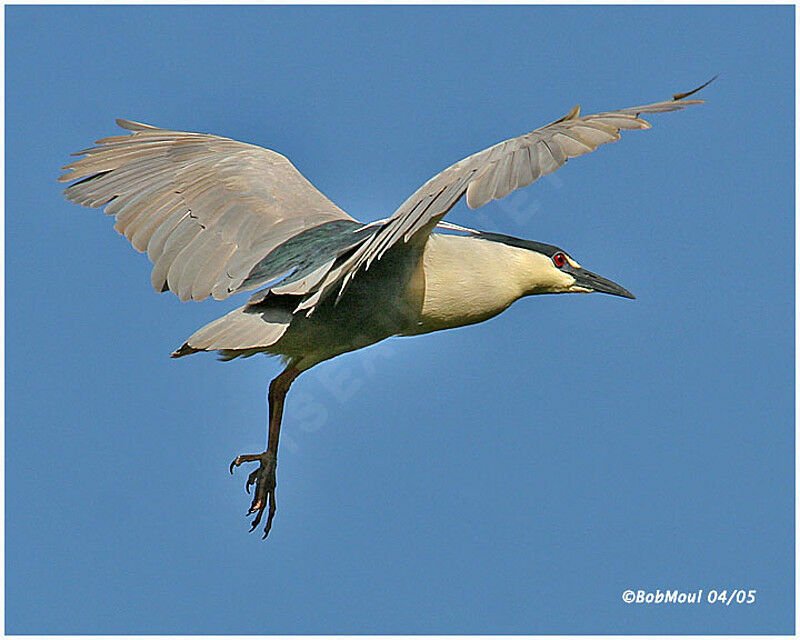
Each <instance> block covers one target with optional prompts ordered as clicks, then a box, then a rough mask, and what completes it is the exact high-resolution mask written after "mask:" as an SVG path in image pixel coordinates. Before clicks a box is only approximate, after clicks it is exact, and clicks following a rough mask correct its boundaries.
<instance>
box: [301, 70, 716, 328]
mask: <svg viewBox="0 0 800 640" xmlns="http://www.w3.org/2000/svg"><path fill="white" fill-rule="evenodd" d="M712 80H713V78H712ZM709 82H711V80H709ZM707 84H708V82H707V83H706V84H704V85H702V86H701V87H698V88H697V89H695V90H693V91H690V92H687V93H679V94H675V95H674V96H673V98H672V100H666V101H664V102H655V103H653V104H648V105H643V106H640V107H630V108H627V109H619V110H617V111H608V112H605V113H598V114H594V115H587V116H581V115H580V107H575V108H574V109H572V110H571V111H570V112H569V113H568V114H567V115H565V116H564V117H563V118H560V119H558V120H556V121H555V122H551V123H550V124H548V125H546V126H544V127H541V128H539V129H536V130H534V131H531V132H530V133H526V134H525V135H522V136H519V137H517V138H511V139H510V140H505V141H504V142H500V143H498V144H496V145H494V146H492V147H489V148H488V149H484V150H483V151H480V152H478V153H476V154H474V155H471V156H469V157H468V158H465V159H463V160H461V161H460V162H457V163H456V164H454V165H452V166H451V167H448V168H447V169H445V170H444V171H442V172H441V173H440V174H438V175H437V176H435V177H433V178H431V179H430V180H428V182H426V183H425V184H424V185H422V187H420V188H419V189H417V191H415V192H414V193H413V194H412V195H411V197H410V198H408V199H407V200H406V201H405V202H404V203H403V204H402V205H401V206H400V208H399V209H397V211H395V212H394V214H393V215H392V216H391V217H390V218H387V219H386V220H385V221H383V222H382V223H381V227H380V229H379V230H378V231H377V232H376V233H374V234H372V235H371V236H370V237H369V238H367V239H366V240H365V241H364V242H362V243H361V245H360V246H359V247H358V248H357V250H355V251H354V252H353V253H352V255H351V256H350V257H349V258H348V259H347V260H346V261H344V262H342V263H341V264H339V265H338V266H337V267H336V268H335V269H332V270H331V271H330V272H329V273H328V275H327V277H326V278H325V279H324V280H323V281H322V282H321V283H320V285H319V286H318V287H317V289H316V291H315V292H314V293H313V294H312V295H309V296H308V297H307V298H306V299H305V300H304V301H303V303H302V304H301V305H300V307H299V309H308V310H309V313H310V312H311V311H312V310H313V307H314V305H316V304H317V302H319V300H320V299H321V298H322V297H323V295H327V294H328V293H330V292H331V290H332V289H333V288H335V287H336V286H338V287H339V295H341V293H342V292H343V291H344V289H345V287H346V286H347V283H348V282H349V280H350V279H351V278H352V277H353V276H354V275H355V274H356V273H357V271H358V270H359V268H361V267H362V266H364V267H365V268H369V265H370V264H371V263H372V262H373V261H374V260H379V259H380V258H381V257H382V256H383V255H384V253H386V251H388V250H389V249H390V248H391V247H393V246H395V245H396V244H397V243H398V242H399V241H401V240H402V241H403V242H408V241H409V240H410V239H411V238H412V237H414V236H417V237H426V236H427V235H428V234H429V233H430V232H431V231H432V230H433V228H434V227H435V226H436V223H437V222H438V221H439V220H441V218H443V217H444V216H445V214H446V213H447V212H448V211H449V210H450V209H451V208H452V207H453V205H455V204H456V202H458V200H459V199H460V198H461V197H462V196H463V195H464V194H466V196H467V205H468V206H469V207H470V208H472V209H475V208H477V207H480V206H482V205H484V204H486V203H487V202H489V201H490V200H496V199H499V198H503V197H505V196H507V195H508V194H509V193H511V192H512V191H514V190H515V189H520V188H522V187H526V186H528V185H530V184H533V183H534V182H536V180H538V179H539V178H540V177H542V176H544V175H547V174H549V173H553V172H554V171H556V170H557V169H559V168H560V167H562V166H564V164H565V163H566V162H567V160H569V159H570V158H576V157H578V156H581V155H583V154H585V153H589V152H590V151H594V150H595V149H596V148H597V147H599V146H600V145H603V144H606V143H608V142H616V141H617V140H619V138H620V131H621V130H623V129H649V128H650V124H649V123H648V122H646V121H645V120H643V119H641V118H640V117H639V116H640V115H641V114H649V113H661V112H664V111H677V110H679V109H684V108H685V107H688V106H689V105H694V104H700V103H702V102H704V101H703V100H685V99H684V98H686V97H687V96H689V95H692V94H693V93H695V92H697V91H699V90H700V89H702V88H703V87H704V86H706V85H707Z"/></svg>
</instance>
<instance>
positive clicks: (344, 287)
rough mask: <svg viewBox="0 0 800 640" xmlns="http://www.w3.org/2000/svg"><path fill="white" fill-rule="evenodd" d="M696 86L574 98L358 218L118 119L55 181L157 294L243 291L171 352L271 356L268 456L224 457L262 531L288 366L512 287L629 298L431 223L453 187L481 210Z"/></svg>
mask: <svg viewBox="0 0 800 640" xmlns="http://www.w3.org/2000/svg"><path fill="white" fill-rule="evenodd" d="M706 84H708V83H706ZM703 86H705V85H703ZM701 88H703V87H699V88H698V89H696V90H695V91H698V90H699V89H701ZM695 91H692V92H688V93H686V94H676V95H675V96H674V97H673V99H671V100H667V101H662V102H656V103H653V104H648V105H643V106H639V107H631V108H627V109H620V110H617V111H609V112H605V113H599V114H595V115H588V116H581V115H580V109H579V107H575V108H574V109H572V110H571V111H570V112H569V113H568V114H567V115H565V116H564V117H562V118H560V119H558V120H556V121H555V122H552V123H550V124H548V125H546V126H544V127H541V128H539V129H536V130H534V131H532V132H530V133H527V134H525V135H522V136H519V137H516V138H511V139H509V140H506V141H504V142H500V143H498V144H496V145H494V146H492V147H489V148H488V149H485V150H483V151H480V152H478V153H476V154H474V155H472V156H469V157H468V158H465V159H463V160H461V161H459V162H457V163H456V164H454V165H452V166H451V167H449V168H447V169H445V170H444V171H442V172H441V173H439V174H438V175H436V176H435V177H433V178H431V179H430V180H429V181H428V182H426V183H425V184H424V185H423V186H422V187H420V188H419V189H418V190H417V191H416V192H414V193H413V194H412V195H411V196H410V197H409V198H408V199H407V200H406V201H405V202H404V203H403V204H402V205H401V206H400V207H399V208H398V209H397V210H396V211H395V212H394V214H392V215H391V216H390V217H388V218H386V219H384V220H379V221H377V222H373V223H370V224H362V223H359V222H358V221H356V220H354V219H353V218H352V217H350V216H349V215H348V214H347V213H345V212H344V211H342V210H341V209H339V208H338V207H337V206H336V205H335V204H334V203H333V202H331V201H330V200H328V199H327V198H326V197H325V196H324V195H323V194H322V193H320V192H319V191H318V190H317V189H316V188H315V187H314V186H313V185H312V184H311V183H310V182H309V181H308V180H306V178H305V177H303V175H302V174H301V173H300V172H299V171H298V170H297V169H296V168H295V167H294V166H293V165H292V164H291V163H290V162H289V160H288V159H286V158H285V157H284V156H282V155H280V154H279V153H276V152H274V151H271V150H268V149H264V148H261V147H258V146H254V145H250V144H245V143H242V142H237V141H235V140H230V139H228V138H223V137H219V136H215V135H210V134H202V133H188V132H182V131H170V130H165V129H160V128H157V127H153V126H151V125H146V124H140V123H136V122H131V121H129V120H118V121H117V123H118V124H119V125H120V126H121V127H122V128H124V129H127V130H128V131H130V133H129V134H127V135H121V136H115V137H111V138H105V139H102V140H98V141H97V143H96V145H95V146H93V147H91V148H89V149H86V150H84V151H80V152H78V153H77V154H75V155H80V156H83V157H82V158H80V159H79V160H76V161H75V162H73V163H71V164H69V165H67V166H66V167H65V169H67V170H68V172H67V173H65V174H64V175H62V176H61V177H60V178H59V180H60V181H76V182H74V183H73V184H72V185H71V186H69V187H68V188H67V189H66V190H65V195H66V197H67V198H68V199H69V200H70V201H72V202H74V203H76V204H80V205H84V206H88V207H94V208H104V209H105V212H106V213H107V214H109V215H114V216H115V218H116V224H115V229H116V230H117V231H119V232H120V233H121V234H123V235H124V236H125V237H126V238H127V239H128V240H129V241H130V242H131V244H132V245H133V246H134V248H136V249H137V250H138V251H140V252H144V251H146V252H147V255H148V258H149V259H150V260H151V261H152V262H153V271H152V284H153V286H154V287H155V289H156V290H157V291H160V292H162V291H172V292H173V293H174V294H175V295H177V296H178V297H179V298H180V299H181V300H184V301H185V300H203V299H205V298H208V297H209V296H212V297H213V298H215V299H224V298H227V297H228V296H231V295H233V294H237V293H240V292H245V291H251V292H252V291H254V290H256V292H255V293H254V294H252V295H251V297H250V299H249V300H248V302H247V303H246V304H244V305H243V306H242V307H240V308H238V309H236V310H234V311H232V312H230V313H228V314H227V315H225V316H223V317H222V318H219V319H217V320H215V321H213V322H211V323H209V324H208V325H206V326H204V327H202V328H201V329H199V330H198V331H197V332H196V333H194V334H193V335H192V336H190V337H189V339H188V340H187V341H186V343H185V344H184V345H183V346H182V347H180V348H179V349H178V350H177V351H175V352H174V353H173V356H174V357H180V356H184V355H188V354H191V353H196V352H198V351H217V352H219V353H220V354H221V355H222V357H223V358H224V359H232V358H235V357H238V356H251V355H253V354H256V353H262V352H263V353H268V354H272V355H280V356H282V357H283V358H284V360H285V362H286V365H287V367H286V370H285V371H284V372H283V373H282V374H281V375H280V376H278V377H277V378H276V379H275V380H274V381H273V382H272V384H271V385H270V433H269V442H268V447H267V451H265V452H264V453H262V454H255V455H252V456H240V457H239V458H237V460H235V461H234V465H232V468H233V466H238V465H239V464H241V463H242V462H246V461H259V462H260V463H261V465H260V467H259V468H258V469H257V470H256V471H254V472H253V473H252V474H251V475H250V477H249V479H248V488H249V486H250V485H253V484H255V485H256V496H255V498H254V500H253V503H252V505H251V512H253V513H256V514H257V515H256V520H255V521H254V527H255V526H256V525H257V524H258V522H259V521H260V519H261V515H262V513H263V512H264V510H265V508H266V506H267V503H269V507H270V510H269V517H268V519H267V525H266V530H267V531H269V527H270V526H271V522H272V516H273V514H274V508H275V503H274V499H275V496H274V489H275V464H276V459H277V444H278V435H279V431H280V422H281V415H282V410H283V400H284V397H285V394H286V392H287V391H288V388H289V386H290V385H291V382H292V381H293V380H294V379H295V378H296V377H297V375H299V373H301V372H302V371H304V370H307V369H308V368H310V367H312V366H314V365H315V364H317V363H319V362H322V361H324V360H327V359H329V358H332V357H334V356H336V355H339V354H341V353H345V352H347V351H352V350H354V349H359V348H362V347H365V346H368V345H370V344H373V343H375V342H378V341H380V340H383V339H385V338H388V337H390V336H393V335H415V334H420V333H426V332H429V331H436V330H440V329H446V328H451V327H457V326H463V325H467V324H472V323H475V322H480V321H482V320H486V319H487V318H490V317H492V316H494V315H496V314H497V313H500V312H501V311H503V310H504V309H506V308H507V307H508V306H509V305H510V304H512V303H513V302H514V301H515V300H517V299H519V298H521V297H523V296H526V295H534V294H541V293H565V292H591V291H601V292H605V293H611V294H614V295H620V296H623V297H633V296H632V295H631V294H630V293H628V292H627V291H626V290H625V289H623V288H622V287H620V286H619V285H617V284H615V283H613V282H611V281H609V280H606V279H604V278H601V277H600V276H597V275H596V274H592V273H591V272H588V271H586V270H585V269H583V268H582V267H581V266H580V265H579V264H578V263H577V262H576V261H575V260H574V259H573V258H571V257H570V256H569V255H567V254H566V253H565V252H563V251H562V250H560V249H558V248H557V247H553V246H551V245H545V244H542V243H535V242H532V241H525V240H520V239H516V238H510V237H507V236H501V235H498V234H487V233H482V232H477V231H474V230H471V229H464V228H461V227H455V226H454V225H449V224H447V223H444V222H443V221H442V218H443V217H444V216H445V215H446V214H447V212H448V211H449V210H450V209H451V208H452V207H453V206H454V205H455V204H456V202H458V200H460V199H461V198H462V197H464V196H466V202H467V205H468V206H469V207H470V208H477V207H480V206H482V205H484V204H486V203H487V202H489V201H491V200H494V199H499V198H503V197H505V196H506V195H508V194H509V193H510V192H511V191H513V190H515V189H519V188H522V187H525V186H528V185H530V184H532V183H534V182H535V181H536V180H538V179H539V178H540V177H541V176H544V175H547V174H550V173H552V172H553V171H556V170H557V169H559V168H560V167H561V166H563V165H564V164H565V163H566V162H567V160H569V159H571V158H575V157H578V156H580V155H583V154H585V153H588V152H590V151H594V150H595V149H596V148H597V147H599V146H600V145H603V144H606V143H609V142H615V141H617V140H619V138H620V132H621V131H622V130H634V129H647V128H649V127H650V125H649V124H648V123H647V122H646V121H645V120H643V119H642V118H641V117H640V116H641V115H643V114H655V113H661V112H666V111H676V110H680V109H683V108H685V107H687V106H689V105H694V104H699V103H701V102H702V100H686V99H685V98H686V97H687V96H689V95H691V94H693V93H694V92H695ZM437 227H439V228H440V230H441V231H444V230H449V231H452V230H456V231H460V232H461V235H458V234H455V235H454V234H452V233H447V234H445V233H439V232H437Z"/></svg>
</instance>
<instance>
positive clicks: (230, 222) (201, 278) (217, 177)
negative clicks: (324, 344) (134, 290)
mask: <svg viewBox="0 0 800 640" xmlns="http://www.w3.org/2000/svg"><path fill="white" fill-rule="evenodd" d="M117 124H119V126H121V127H123V128H124V129H128V130H129V131H131V132H133V133H131V134H129V135H122V136H115V137H111V138H104V139H102V140H98V141H97V142H96V143H95V144H96V146H94V147H92V148H90V149H86V150H84V151H79V152H78V153H76V154H73V155H82V156H84V157H83V158H81V159H80V160H77V161H75V162H73V163H71V164H69V165H67V166H66V167H64V169H69V170H70V171H69V172H68V173H66V174H64V175H62V176H61V177H60V178H59V181H61V182H67V181H71V180H78V182H75V183H74V184H72V185H71V186H69V187H68V188H67V189H66V190H65V191H64V193H65V195H66V197H67V198H68V199H69V200H71V201H72V202H75V203H76V204H81V205H85V206H88V207H94V208H102V207H105V212H106V213H107V214H109V215H114V216H116V224H115V225H114V228H115V229H116V230H117V231H119V232H120V233H121V234H123V235H124V236H125V237H126V238H127V239H128V240H130V242H131V244H132V245H133V246H134V247H135V248H136V249H137V250H138V251H147V255H148V257H149V258H150V260H151V261H152V262H153V264H154V267H153V272H152V283H153V286H154V287H155V288H156V290H157V291H166V290H171V291H173V292H174V293H175V294H176V295H178V297H180V299H181V300H189V299H192V300H202V299H204V298H207V297H208V296H209V295H212V296H213V297H214V298H217V299H221V298H226V297H228V296H229V295H231V294H232V293H234V292H236V291H241V290H247V289H253V288H255V287H257V286H259V285H260V284H263V281H252V280H251V281H248V283H247V284H246V285H244V286H243V283H244V281H245V280H246V279H247V278H248V275H249V274H250V272H251V270H252V269H253V267H254V266H255V265H256V264H257V263H258V262H259V261H260V260H261V259H262V258H263V257H264V256H266V255H267V254H269V253H270V251H272V249H274V248H276V247H278V246H279V245H281V244H283V243H284V242H286V241H287V240H288V239H290V238H292V237H294V236H296V235H297V234H299V233H301V232H303V231H305V230H307V229H310V228H313V227H317V226H319V225H321V224H324V223H327V222H331V221H334V220H348V221H353V219H352V218H351V217H350V216H348V215H347V214H346V213H345V212H344V211H342V210H341V209H339V207H337V206H336V205H335V204H333V202H331V201H330V200H328V199H327V198H326V197H325V196H324V195H322V193H320V192H319V191H318V190H317V189H316V188H314V186H313V185H312V184H311V183H310V182H309V181H308V180H306V179H305V178H304V177H303V175H302V174H301V173H300V172H299V171H298V170H297V169H296V168H295V167H294V166H293V165H292V163H291V162H289V160H287V159H286V158H285V157H284V156H282V155H280V154H279V153H276V152H275V151H270V150H268V149H264V148H262V147H257V146H255V145H250V144H245V143H242V142H237V141H236V140H230V139H228V138H222V137H219V136H214V135H209V134H203V133H188V132H183V131H168V130H166V129H159V128H157V127H153V126H150V125H146V124H140V123H137V122H131V121H129V120H117Z"/></svg>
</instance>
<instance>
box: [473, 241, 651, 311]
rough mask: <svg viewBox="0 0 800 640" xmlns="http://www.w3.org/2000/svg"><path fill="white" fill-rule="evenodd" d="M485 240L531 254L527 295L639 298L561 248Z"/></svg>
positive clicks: (526, 266)
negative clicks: (579, 262)
mask: <svg viewBox="0 0 800 640" xmlns="http://www.w3.org/2000/svg"><path fill="white" fill-rule="evenodd" d="M481 237H483V238H484V239H486V240H493V241H495V242H502V243H503V244H507V245H510V246H512V247H517V248H519V249H526V250H527V256H526V258H527V259H526V260H525V266H524V276H523V279H524V285H523V288H524V290H525V293H524V295H537V294H543V293H592V292H598V293H608V294H611V295H612V296H620V297H623V298H635V297H636V296H634V295H633V294H632V293H631V292H630V291H628V290H627V289H625V288H623V287H621V286H620V285H618V284H617V283H616V282H613V281H611V280H608V279H607V278H603V277H602V276H599V275H597V274H596V273H593V272H591V271H588V270H587V269H584V268H583V267H582V266H581V265H580V264H578V262H577V261H576V260H575V259H574V258H572V257H571V256H570V255H569V254H568V253H567V252H566V251H564V250H563V249H561V248H559V247H556V246H553V245H550V244H544V243H542V242H534V241H532V240H522V239H519V238H513V237H510V236H503V235H500V234H488V233H484V234H482V236H481Z"/></svg>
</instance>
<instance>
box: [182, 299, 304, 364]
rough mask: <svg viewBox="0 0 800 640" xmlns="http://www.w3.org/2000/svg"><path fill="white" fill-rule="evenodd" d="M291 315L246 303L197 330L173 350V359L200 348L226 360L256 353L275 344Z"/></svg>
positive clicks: (195, 351)
mask: <svg viewBox="0 0 800 640" xmlns="http://www.w3.org/2000/svg"><path fill="white" fill-rule="evenodd" d="M290 320H291V314H290V313H289V314H287V313H286V312H284V311H283V310H281V309H263V308H261V309H259V308H258V307H252V306H247V305H245V306H244V307H239V308H238V309H234V310H233V311H231V312H230V313H228V314H227V315H224V316H222V317H221V318H218V319H217V320H214V322H210V323H208V324H207V325H205V326H204V327H202V328H200V329H198V330H197V331H195V332H194V333H193V334H192V335H191V337H190V338H189V339H188V340H187V341H186V342H185V343H183V345H182V346H181V347H180V348H178V349H176V350H175V351H173V352H172V357H173V358H180V357H183V356H188V355H190V354H192V353H197V352H198V351H219V352H220V355H221V356H222V358H223V359H224V360H230V359H232V358H236V357H238V356H247V355H253V354H254V353H258V352H260V351H264V350H266V349H267V348H268V347H270V346H271V345H273V344H275V343H276V342H277V341H278V340H279V339H280V338H281V336H282V335H283V334H284V332H285V331H286V329H287V328H288V327H289V322H290Z"/></svg>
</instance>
